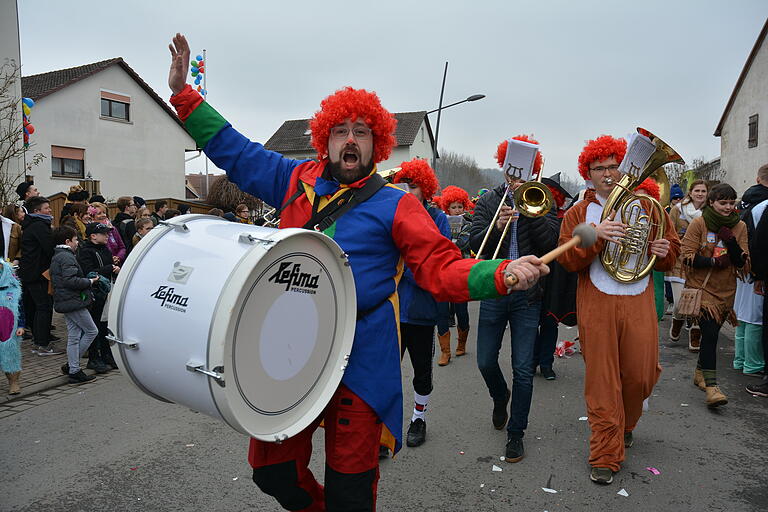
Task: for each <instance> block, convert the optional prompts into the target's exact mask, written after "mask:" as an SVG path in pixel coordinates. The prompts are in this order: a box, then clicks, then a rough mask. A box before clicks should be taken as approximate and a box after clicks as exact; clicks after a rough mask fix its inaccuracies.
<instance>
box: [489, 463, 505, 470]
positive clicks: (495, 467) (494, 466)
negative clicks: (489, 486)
mask: <svg viewBox="0 0 768 512" xmlns="http://www.w3.org/2000/svg"><path fill="white" fill-rule="evenodd" d="M491 471H503V470H502V469H501V468H500V467H499V466H497V465H496V464H494V465H493V467H492V468H491Z"/></svg>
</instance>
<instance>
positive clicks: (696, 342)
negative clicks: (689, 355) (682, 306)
mask: <svg viewBox="0 0 768 512" xmlns="http://www.w3.org/2000/svg"><path fill="white" fill-rule="evenodd" d="M699 347H701V329H700V328H699V326H698V325H693V326H691V328H690V329H689V330H688V350H690V351H691V352H698V351H699Z"/></svg>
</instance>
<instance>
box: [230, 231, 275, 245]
mask: <svg viewBox="0 0 768 512" xmlns="http://www.w3.org/2000/svg"><path fill="white" fill-rule="evenodd" d="M237 241H238V242H240V243H241V244H256V243H259V244H274V243H275V241H274V240H268V239H266V238H256V237H255V236H253V235H251V234H250V233H240V238H238V239H237Z"/></svg>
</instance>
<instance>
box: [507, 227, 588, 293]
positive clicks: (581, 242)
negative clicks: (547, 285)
mask: <svg viewBox="0 0 768 512" xmlns="http://www.w3.org/2000/svg"><path fill="white" fill-rule="evenodd" d="M595 242H597V231H595V228H594V226H592V225H591V224H586V223H581V224H579V225H578V226H576V227H575V228H573V238H571V239H570V240H568V241H567V242H566V243H564V244H563V245H561V246H559V247H557V248H555V249H552V250H551V251H549V252H548V253H547V254H545V255H544V256H542V257H541V258H539V259H540V260H541V262H542V263H544V264H545V265H546V264H548V263H551V262H552V261H554V260H556V259H557V258H558V257H559V256H560V255H561V254H563V253H564V252H565V251H567V250H569V249H572V248H573V247H577V246H578V247H579V248H581V249H585V248H587V247H592V246H593V245H595ZM517 281H518V279H517V276H516V275H515V274H511V273H510V274H507V275H506V277H505V278H504V282H505V283H506V285H507V286H508V287H510V288H511V287H513V286H515V285H516V284H517Z"/></svg>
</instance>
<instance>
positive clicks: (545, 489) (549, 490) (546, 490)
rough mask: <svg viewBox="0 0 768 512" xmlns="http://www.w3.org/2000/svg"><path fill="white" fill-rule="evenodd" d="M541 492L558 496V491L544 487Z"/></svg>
mask: <svg viewBox="0 0 768 512" xmlns="http://www.w3.org/2000/svg"><path fill="white" fill-rule="evenodd" d="M541 490H542V491H544V492H548V493H549V494H557V491H556V490H554V489H550V488H549V487H542V488H541Z"/></svg>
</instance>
